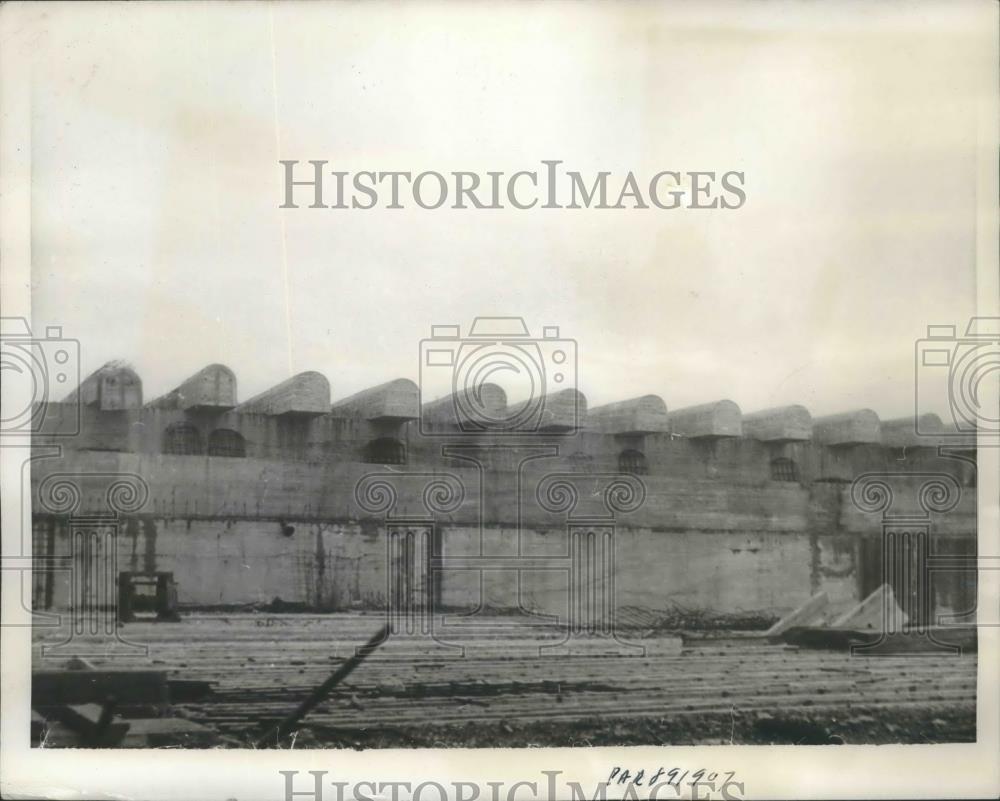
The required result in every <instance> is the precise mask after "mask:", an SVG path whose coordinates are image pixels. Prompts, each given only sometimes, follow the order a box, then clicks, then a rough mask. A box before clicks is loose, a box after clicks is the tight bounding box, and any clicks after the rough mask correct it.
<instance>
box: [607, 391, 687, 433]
mask: <svg viewBox="0 0 1000 801" xmlns="http://www.w3.org/2000/svg"><path fill="white" fill-rule="evenodd" d="M587 425H588V427H590V428H593V429H596V430H598V431H604V432H607V433H609V434H623V435H643V434H656V433H666V432H669V431H670V421H669V419H668V417H667V404H666V403H664V402H663V398H661V397H660V396H659V395H643V396H642V397H639V398H629V399H628V400H623V401H617V402H616V403H606V404H604V405H603V406H596V407H594V408H592V409H590V410H589V411H588V412H587Z"/></svg>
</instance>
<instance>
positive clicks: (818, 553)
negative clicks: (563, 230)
mask: <svg viewBox="0 0 1000 801" xmlns="http://www.w3.org/2000/svg"><path fill="white" fill-rule="evenodd" d="M169 405H170V404H167V406H169ZM365 408H367V407H363V405H362V406H359V407H358V409H360V411H359V410H358V409H354V407H353V406H352V405H351V404H346V405H344V406H342V407H341V408H340V409H338V410H337V411H335V412H333V413H323V414H316V415H315V416H311V417H310V416H295V415H284V416H279V415H274V414H267V413H263V412H258V413H246V412H243V411H239V410H229V411H225V410H221V409H212V408H201V409H198V410H192V409H187V410H185V409H181V408H164V407H162V406H160V405H154V406H149V407H145V408H141V409H122V410H115V411H101V410H100V408H99V407H98V406H95V405H82V406H81V405H73V404H50V405H49V408H48V409H47V410H46V416H45V420H46V430H45V432H44V433H43V434H42V435H40V436H39V437H37V438H36V444H37V445H38V446H39V447H40V448H44V446H46V445H47V444H59V445H61V446H62V449H63V452H62V455H61V456H60V457H59V458H39V459H37V460H36V461H35V462H34V463H33V470H32V475H31V480H32V485H33V495H34V498H33V502H34V507H33V510H34V522H35V534H36V537H35V548H36V552H38V553H39V554H42V555H45V554H56V555H58V554H69V552H70V524H71V522H72V519H73V518H74V517H79V516H81V515H89V514H107V513H108V512H109V509H108V498H109V495H108V486H109V482H112V483H113V482H114V481H115V480H116V477H122V476H132V477H138V481H139V482H140V483H141V484H142V487H141V494H142V495H143V497H142V501H143V502H142V503H141V504H140V505H139V506H137V507H136V508H130V509H128V510H126V511H124V512H122V513H120V515H119V527H120V530H121V534H120V535H119V538H118V541H117V552H118V553H117V555H118V563H119V566H118V568H117V569H118V570H138V569H141V570H158V571H171V572H173V573H174V574H175V579H176V580H177V582H178V585H179V587H178V589H179V598H180V601H181V603H183V604H190V605H216V604H244V603H259V602H269V601H271V600H273V599H274V598H281V599H282V600H285V601H289V602H296V603H302V604H306V605H308V606H310V607H314V608H317V609H347V608H352V607H362V608H368V609H377V608H380V607H381V606H383V605H384V604H385V602H386V596H387V593H388V592H389V588H390V586H391V579H392V576H393V575H394V574H393V570H394V569H395V568H391V567H387V565H391V564H393V560H397V561H398V558H399V557H398V554H397V556H393V555H391V554H390V540H391V541H392V542H396V540H394V539H393V537H394V536H395V533H394V532H397V531H398V530H399V529H398V528H395V527H393V525H392V524H393V523H394V521H395V523H399V524H400V525H411V526H412V527H415V530H423V529H422V528H421V526H426V525H427V524H429V523H430V522H434V523H435V524H436V526H437V528H436V529H435V530H436V531H437V532H438V534H437V535H436V536H437V539H436V540H435V541H434V543H433V547H432V548H431V550H432V551H433V553H429V554H424V551H422V550H421V551H420V554H421V556H420V558H421V559H423V558H425V557H426V558H427V559H429V560H436V561H435V564H436V565H437V567H438V568H439V570H438V571H437V572H436V573H435V574H434V580H433V585H434V587H435V589H434V591H435V592H436V593H437V594H438V597H439V600H440V601H441V602H443V603H444V604H446V605H447V606H451V607H455V608H461V609H468V610H472V609H475V608H477V607H478V606H480V605H487V606H492V607H515V606H518V605H521V606H522V607H525V608H531V609H536V610H539V611H543V612H549V613H552V614H560V615H562V614H565V608H566V604H567V585H568V579H567V575H568V572H567V571H568V570H570V569H571V566H572V563H573V559H574V558H575V557H573V553H574V551H573V548H574V547H575V546H573V544H572V542H574V540H572V537H571V535H570V534H568V533H567V531H568V528H567V526H569V525H573V526H576V525H578V524H581V521H584V522H586V521H588V520H589V521H591V523H592V525H594V526H596V527H597V529H598V530H599V529H600V525H601V524H600V518H601V516H602V515H606V514H607V512H608V508H607V505H606V497H607V496H606V494H605V492H606V490H607V489H608V482H609V481H611V480H613V477H615V476H618V474H619V473H621V465H620V463H619V457H620V455H621V454H622V452H623V451H626V450H628V451H639V452H640V453H641V454H642V455H643V456H644V457H645V460H644V464H643V465H642V466H643V469H644V470H645V473H644V474H643V475H641V477H640V478H639V479H636V478H635V477H631V478H630V479H629V480H632V481H635V480H639V481H641V487H642V492H643V493H644V495H643V497H642V499H641V503H637V504H635V505H634V507H630V508H626V509H620V510H618V511H617V512H616V513H615V515H614V526H615V547H614V559H615V570H614V582H615V586H614V595H615V598H616V602H617V603H618V604H621V605H634V606H643V607H650V608H657V609H662V608H666V607H668V606H670V605H671V604H680V605H683V606H686V607H695V608H712V609H715V610H718V611H764V610H767V611H777V612H780V611H783V610H787V609H789V608H792V607H794V606H796V605H798V604H799V603H801V602H802V601H804V600H805V599H806V598H808V597H809V596H810V595H812V594H814V593H816V592H818V591H820V590H825V591H826V592H827V593H828V594H829V595H830V597H831V599H832V600H833V601H834V603H838V604H839V603H843V604H846V603H848V602H850V601H851V600H856V599H858V598H859V597H861V596H862V595H864V594H865V593H866V592H868V591H870V590H871V589H873V588H874V587H873V586H872V584H873V582H876V581H877V580H878V576H879V575H880V573H879V570H880V568H879V565H878V563H877V562H878V559H879V558H880V557H879V537H880V534H881V527H882V522H883V520H882V516H881V515H880V514H879V513H877V512H873V511H865V510H864V509H862V508H859V506H858V504H857V503H856V502H855V500H852V497H851V493H850V488H851V483H852V482H853V481H855V479H857V478H858V477H859V476H862V475H865V474H868V473H878V474H881V473H889V474H907V473H910V474H912V473H925V474H945V475H947V476H951V477H952V478H953V483H954V485H955V486H956V487H957V488H959V490H960V493H961V498H960V500H959V502H958V504H957V506H956V507H955V508H954V509H952V510H951V511H949V512H948V513H947V514H931V515H930V516H929V524H930V526H931V529H932V530H933V532H934V536H935V537H936V538H938V539H939V540H940V542H939V543H938V546H940V549H943V551H946V552H949V553H951V552H954V553H958V554H974V553H975V532H976V516H975V497H976V495H975V458H974V454H973V453H966V454H965V458H951V457H943V456H940V455H938V453H937V451H936V450H935V449H932V448H926V447H907V448H905V449H899V448H893V447H886V446H884V445H883V444H881V443H867V444H829V443H824V442H822V441H817V440H816V439H815V438H814V439H813V440H812V441H808V440H806V441H782V440H776V441H762V440H760V439H757V438H754V437H751V436H744V437H725V438H712V437H709V438H697V437H680V436H677V435H676V433H668V432H664V431H655V430H652V429H655V426H645V427H640V428H643V430H638V429H637V430H631V429H632V428H636V426H630V427H629V428H630V430H629V431H628V432H625V433H615V432H614V431H607V430H602V429H601V428H600V427H599V426H598V427H597V428H594V427H591V428H587V429H585V430H582V431H577V432H572V433H558V432H539V433H536V434H534V435H533V436H531V437H530V439H529V440H527V441H522V442H521V443H520V444H518V445H514V444H512V442H514V441H513V440H511V439H510V438H509V437H503V436H495V435H488V436H484V435H482V434H475V435H456V434H457V432H456V431H455V430H454V429H449V428H448V425H447V423H441V424H440V426H439V427H435V426H433V425H431V426H429V427H428V426H427V425H426V423H427V421H424V423H425V429H424V433H421V432H420V426H419V425H418V423H417V421H406V420H404V419H403V418H401V417H392V416H385V415H382V416H381V417H380V418H379V419H367V416H366V414H365V413H364V409H365ZM352 409H354V410H353V411H352ZM177 424H186V425H189V426H193V427H194V428H195V429H196V430H197V431H198V434H199V436H200V437H201V438H202V441H203V442H206V443H207V441H208V439H209V436H210V434H211V432H212V431H215V430H218V429H230V430H233V431H236V432H238V433H239V434H240V435H241V436H242V437H243V439H244V442H245V446H246V448H245V451H246V456H245V457H235V458H234V457H223V456H207V455H172V454H164V453H162V446H163V441H164V439H163V434H164V431H165V430H166V429H167V428H168V427H169V426H171V425H177ZM77 425H79V433H77V432H76V426H77ZM438 434H441V435H447V436H437V435H438ZM62 435H66V436H62ZM70 435H72V436H70ZM383 437H389V438H392V439H396V440H398V441H399V442H401V443H403V445H404V446H405V448H406V453H407V458H406V464H404V465H393V466H380V465H374V464H369V463H366V461H365V460H366V458H368V454H369V448H368V445H369V443H370V442H372V441H373V440H376V439H379V438H383ZM840 439H843V437H841V438H840ZM39 453H41V451H39ZM776 460H791V462H793V463H794V465H795V470H794V478H795V479H796V480H775V478H780V477H782V476H781V475H779V474H778V473H774V474H772V469H773V468H772V464H773V463H774V462H775V461H776ZM373 473H375V474H379V475H378V476H377V477H376V478H375V479H373V478H372V476H371V474H373ZM57 474H66V477H68V480H70V481H71V482H73V484H74V487H75V489H74V492H75V493H77V494H78V495H79V498H78V500H77V502H76V503H75V505H74V506H73V508H72V509H67V508H64V507H62V506H60V504H59V503H57V502H56V500H57V499H55V498H54V496H53V487H54V483H53V482H58V481H59V480H61V479H60V478H59V476H58V475H57ZM554 475H561V476H563V478H561V479H560V481H563V482H564V483H565V484H567V485H571V486H572V488H573V492H575V493H576V494H577V496H578V497H577V499H576V505H575V506H573V508H572V509H569V508H556V507H553V506H552V504H551V501H552V499H553V498H556V497H557V496H558V495H559V493H558V492H554V493H553V492H552V490H553V481H552V478H553V476H554ZM782 475H784V477H785V478H786V479H787V472H786V473H785V474H782ZM618 478H622V477H621V476H618ZM624 478H629V477H628V476H625V477H624ZM546 487H547V488H548V490H547V491H548V492H549V496H546V490H545V488H546ZM484 488H485V489H484ZM556 489H558V487H556ZM386 493H387V494H386ZM452 493H453V494H454V497H453V498H451V497H450V495H451V494H452ZM918 494H919V493H918V487H917V486H916V484H912V483H911V484H910V485H907V484H906V480H905V479H903V486H902V487H901V488H900V489H899V490H898V492H897V498H896V501H897V503H898V504H899V505H900V508H901V509H904V510H909V511H913V509H914V508H915V506H914V505H915V504H916V499H917V497H918ZM393 495H394V496H395V498H396V503H395V504H394V505H391V508H390V507H386V508H380V507H379V508H376V507H378V503H379V502H380V499H381V498H388V497H391V496H393ZM546 498H548V500H546ZM429 503H431V504H432V505H436V506H435V508H434V509H429V508H428V504H429ZM557 506H558V505H557ZM595 520H596V521H598V522H596V523H594V522H593V521H595ZM407 521H409V522H407ZM289 526H292V527H294V529H295V531H294V533H293V534H291V536H286V533H287V529H288V527H289ZM393 547H395V546H393ZM421 547H423V546H421ZM588 547H589V546H588ZM936 547H937V546H936ZM519 548H520V550H518V549H519ZM949 549H950V550H949ZM411 556H412V554H411ZM504 560H506V561H504ZM518 560H521V561H518ZM578 567H579V565H578ZM588 569H589V568H588ZM424 572H426V571H424ZM595 575H596V574H595ZM591 579H592V580H593V581H594V582H598V581H600V580H602V579H600V577H594V576H592V577H591ZM588 580H589V579H588ZM64 582H65V577H59V576H53V577H52V578H51V579H49V578H45V577H42V578H40V579H39V583H36V602H37V603H39V604H40V605H41V606H53V605H54V606H59V605H60V603H62V602H64V601H60V598H63V599H65V593H66V589H65V585H64ZM938 585H939V596H940V597H939V601H940V604H939V605H940V606H941V607H942V608H950V609H960V607H961V606H962V605H963V604H965V603H966V602H967V600H968V598H969V595H970V590H969V583H968V581H967V580H966V579H963V578H962V577H954V576H952V577H941V578H940V579H939V580H938ZM973 589H974V585H973Z"/></svg>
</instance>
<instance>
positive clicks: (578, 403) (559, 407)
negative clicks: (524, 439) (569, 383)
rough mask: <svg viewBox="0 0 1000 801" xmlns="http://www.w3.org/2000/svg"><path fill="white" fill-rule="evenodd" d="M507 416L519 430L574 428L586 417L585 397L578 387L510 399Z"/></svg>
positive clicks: (564, 429)
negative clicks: (537, 396) (521, 398)
mask: <svg viewBox="0 0 1000 801" xmlns="http://www.w3.org/2000/svg"><path fill="white" fill-rule="evenodd" d="M507 416H508V417H509V418H511V420H512V425H511V427H512V428H514V429H516V430H518V431H526V432H532V431H557V432H561V431H574V430H575V429H577V428H581V427H582V426H583V422H584V420H585V419H586V417H587V397H586V396H585V395H584V394H583V393H582V392H580V391H579V390H576V389H563V390H560V391H558V392H552V393H550V394H548V395H544V396H542V397H540V398H529V399H527V400H524V401H521V402H519V403H512V404H510V405H509V406H508V407H507ZM515 420H516V422H513V421H515Z"/></svg>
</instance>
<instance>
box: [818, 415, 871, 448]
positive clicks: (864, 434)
mask: <svg viewBox="0 0 1000 801" xmlns="http://www.w3.org/2000/svg"><path fill="white" fill-rule="evenodd" d="M813 439H814V440H815V441H816V442H819V443H820V444H822V445H863V444H879V443H881V442H882V430H881V423H880V422H879V419H878V415H877V414H875V412H873V411H872V410H871V409H857V410H855V411H853V412H842V413H841V414H831V415H827V416H825V417H817V418H816V419H815V420H813Z"/></svg>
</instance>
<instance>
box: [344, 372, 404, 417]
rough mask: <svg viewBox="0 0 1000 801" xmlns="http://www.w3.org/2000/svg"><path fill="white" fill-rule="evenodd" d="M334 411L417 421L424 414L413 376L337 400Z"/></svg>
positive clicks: (348, 414) (346, 415)
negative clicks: (421, 411) (421, 413)
mask: <svg viewBox="0 0 1000 801" xmlns="http://www.w3.org/2000/svg"><path fill="white" fill-rule="evenodd" d="M330 411H332V412H333V414H335V415H337V416H338V417H361V418H363V419H365V420H382V419H394V420H414V419H416V417H417V415H419V414H420V390H419V389H417V385H416V384H415V383H413V382H412V381H411V380H410V379H408V378H397V379H395V380H394V381H387V382H386V383H384V384H379V385H378V386H375V387H369V388H368V389H363V390H361V392H356V393H355V394H353V395H351V396H349V397H347V398H342V399H341V400H338V401H335V402H334V404H333V406H331V407H330Z"/></svg>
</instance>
